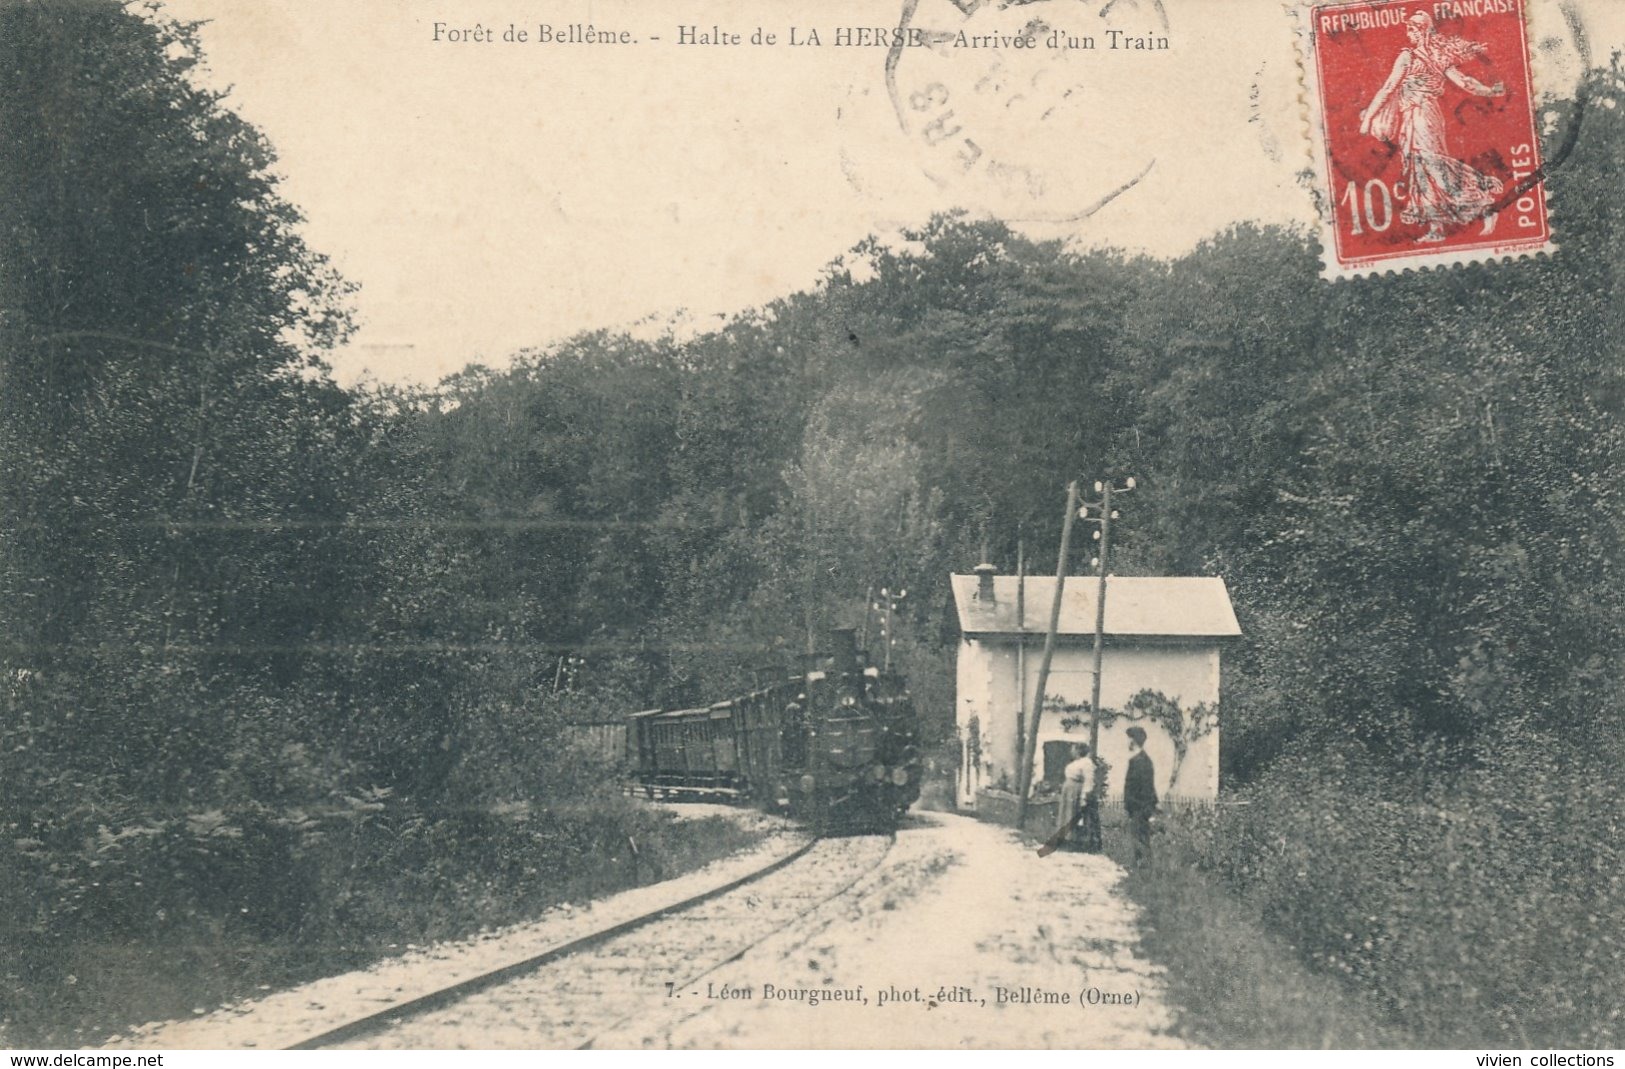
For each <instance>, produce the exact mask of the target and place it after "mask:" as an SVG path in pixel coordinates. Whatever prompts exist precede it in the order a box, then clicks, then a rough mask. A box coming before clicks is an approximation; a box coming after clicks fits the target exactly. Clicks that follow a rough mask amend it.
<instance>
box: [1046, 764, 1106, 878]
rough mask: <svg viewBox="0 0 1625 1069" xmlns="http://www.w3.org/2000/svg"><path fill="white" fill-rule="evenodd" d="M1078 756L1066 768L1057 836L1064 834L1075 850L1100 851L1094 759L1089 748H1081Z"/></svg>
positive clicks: (1098, 809) (1098, 800)
mask: <svg viewBox="0 0 1625 1069" xmlns="http://www.w3.org/2000/svg"><path fill="white" fill-rule="evenodd" d="M1074 752H1075V754H1076V756H1075V757H1074V758H1073V759H1072V761H1071V762H1070V763H1069V764H1068V765H1067V766H1066V773H1065V775H1066V782H1065V783H1064V784H1063V785H1062V787H1061V811H1060V820H1059V822H1058V826H1057V828H1056V833H1057V834H1058V835H1061V834H1063V833H1064V837H1065V839H1066V841H1068V842H1070V843H1071V844H1072V849H1074V850H1087V851H1089V852H1090V853H1099V852H1100V799H1099V798H1098V797H1097V795H1096V791H1095V786H1096V782H1097V777H1096V776H1095V762H1094V758H1092V757H1090V756H1089V747H1087V746H1081V745H1080V746H1078V747H1077V749H1076V750H1075V751H1074Z"/></svg>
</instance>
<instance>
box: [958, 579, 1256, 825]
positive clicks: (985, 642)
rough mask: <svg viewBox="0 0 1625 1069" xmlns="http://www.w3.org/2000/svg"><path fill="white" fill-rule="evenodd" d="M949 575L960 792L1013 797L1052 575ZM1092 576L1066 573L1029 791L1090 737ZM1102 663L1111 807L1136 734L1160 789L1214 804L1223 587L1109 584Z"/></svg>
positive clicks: (1103, 751)
mask: <svg viewBox="0 0 1625 1069" xmlns="http://www.w3.org/2000/svg"><path fill="white" fill-rule="evenodd" d="M992 571H993V570H992V568H991V566H986V565H984V566H983V567H981V568H978V569H977V574H975V575H955V576H953V577H952V584H953V592H954V602H955V606H956V608H957V609H958V618H959V631H960V643H959V657H958V690H957V698H956V704H957V720H958V724H959V738H960V747H961V752H960V770H959V782H958V787H957V789H956V792H955V793H956V797H957V800H958V803H959V805H960V806H961V807H965V808H973V807H975V806H976V805H977V803H978V799H979V798H981V797H982V796H984V795H985V794H986V793H987V792H990V791H991V792H995V793H999V794H1004V795H1005V796H1007V797H1009V796H1010V795H1009V792H1013V791H1014V790H1015V789H1016V784H1017V783H1018V782H1019V775H1018V769H1019V768H1020V762H1021V753H1022V751H1021V738H1022V734H1023V732H1024V731H1025V730H1026V725H1025V724H1024V720H1025V719H1028V718H1031V717H1032V716H1033V702H1034V692H1035V691H1036V689H1037V682H1038V670H1039V662H1040V660H1041V658H1042V656H1043V651H1044V635H1045V632H1046V631H1047V629H1048V626H1049V616H1050V605H1051V601H1052V599H1053V598H1054V596H1055V577H1054V576H1027V577H1026V578H1025V579H1018V577H1016V576H1013V575H994V574H992ZM1098 584H1099V579H1098V578H1096V577H1094V576H1073V577H1069V578H1068V579H1067V581H1066V584H1065V587H1064V588H1063V590H1062V598H1061V615H1060V624H1059V626H1058V627H1057V629H1056V645H1055V654H1054V658H1053V661H1052V663H1051V665H1050V675H1049V683H1048V685H1047V686H1046V688H1045V689H1046V691H1047V695H1046V700H1045V702H1044V705H1045V710H1044V713H1043V715H1042V716H1041V717H1040V718H1039V724H1038V746H1037V749H1036V753H1035V761H1034V769H1033V782H1034V784H1035V785H1038V784H1043V783H1046V782H1048V783H1050V784H1051V785H1053V784H1054V783H1055V781H1056V779H1057V778H1058V776H1059V774H1060V768H1061V766H1063V765H1064V764H1065V763H1066V761H1067V760H1068V759H1069V757H1068V754H1069V751H1070V749H1071V747H1072V746H1073V745H1074V744H1076V743H1084V742H1088V741H1089V699H1090V691H1091V686H1092V683H1093V671H1094V636H1095V598H1096V592H1097V590H1098V588H1099V587H1098ZM1104 634H1105V641H1104V644H1103V646H1104V653H1103V656H1102V663H1101V673H1100V675H1101V689H1100V704H1101V719H1100V736H1099V737H1100V757H1101V758H1102V759H1104V760H1105V761H1106V763H1107V764H1108V765H1109V766H1110V771H1109V773H1108V776H1107V794H1106V797H1107V799H1108V800H1120V799H1121V798H1122V792H1123V771H1124V769H1125V768H1126V767H1127V764H1128V740H1127V737H1126V735H1125V734H1124V732H1125V731H1126V730H1127V729H1128V728H1129V727H1130V726H1131V725H1136V724H1137V725H1139V726H1140V727H1142V728H1144V729H1145V732H1146V753H1147V754H1148V755H1149V756H1150V757H1151V760H1152V762H1153V763H1154V764H1155V766H1156V781H1157V793H1158V794H1159V795H1160V796H1161V797H1163V798H1167V799H1171V800H1184V801H1211V800H1213V799H1214V798H1215V797H1217V795H1218V793H1219V654H1220V650H1221V648H1222V646H1223V645H1224V643H1225V642H1226V641H1227V640H1230V639H1234V638H1236V637H1237V636H1239V635H1240V634H1241V628H1240V626H1239V625H1238V624H1237V623H1236V614H1235V610H1234V609H1233V608H1232V607H1231V604H1230V594H1229V592H1228V591H1227V590H1226V589H1225V585H1224V580H1223V579H1217V578H1209V577H1180V578H1138V577H1121V578H1119V577H1115V576H1114V577H1110V578H1108V579H1107V580H1106V619H1105V629H1104Z"/></svg>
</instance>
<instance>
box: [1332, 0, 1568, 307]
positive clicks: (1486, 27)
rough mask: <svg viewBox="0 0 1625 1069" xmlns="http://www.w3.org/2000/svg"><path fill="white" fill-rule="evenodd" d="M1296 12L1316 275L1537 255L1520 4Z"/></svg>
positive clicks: (1487, 0)
mask: <svg viewBox="0 0 1625 1069" xmlns="http://www.w3.org/2000/svg"><path fill="white" fill-rule="evenodd" d="M1304 14H1305V17H1306V19H1307V25H1305V26H1304V27H1303V32H1302V33H1301V34H1300V42H1301V43H1302V44H1303V45H1304V46H1305V48H1306V53H1305V55H1304V73H1305V76H1306V78H1307V80H1308V81H1309V82H1310V84H1309V85H1307V86H1306V87H1305V88H1306V90H1307V93H1306V96H1307V98H1308V104H1309V110H1310V125H1311V129H1310V136H1311V138H1312V139H1313V140H1314V141H1315V142H1316V145H1315V149H1316V153H1317V155H1318V156H1319V160H1318V163H1319V175H1318V177H1319V179H1320V180H1321V181H1323V182H1324V183H1325V186H1324V188H1323V189H1322V190H1321V192H1322V194H1323V206H1322V212H1321V217H1322V218H1321V222H1322V243H1323V249H1322V254H1321V255H1322V261H1323V268H1324V272H1323V273H1324V274H1325V275H1326V276H1327V277H1329V278H1346V277H1351V276H1356V275H1363V274H1370V273H1373V272H1377V271H1384V270H1402V269H1404V268H1407V267H1425V266H1433V265H1437V264H1447V263H1465V262H1472V261H1475V260H1488V259H1496V258H1500V257H1505V256H1512V255H1518V254H1522V253H1532V252H1537V251H1539V250H1542V249H1549V248H1550V247H1551V230H1550V227H1549V225H1548V221H1547V214H1546V191H1545V186H1544V184H1543V183H1542V180H1541V179H1542V172H1541V169H1540V142H1539V139H1538V137H1537V136H1536V130H1535V111H1534V93H1533V88H1532V86H1531V85H1530V76H1529V50H1528V43H1527V33H1526V27H1525V20H1524V0H1421V2H1418V0H1391V2H1372V0H1364V2H1356V3H1315V4H1312V5H1311V6H1310V7H1308V8H1307V9H1305V11H1304Z"/></svg>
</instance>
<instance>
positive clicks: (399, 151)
mask: <svg viewBox="0 0 1625 1069" xmlns="http://www.w3.org/2000/svg"><path fill="white" fill-rule="evenodd" d="M1573 3H1574V4H1575V6H1576V10H1577V11H1578V13H1579V20H1578V22H1577V23H1575V22H1571V21H1568V20H1565V19H1564V17H1563V13H1562V11H1561V10H1560V8H1559V2H1558V0H1532V5H1533V6H1532V7H1531V14H1530V20H1529V21H1530V29H1531V38H1532V40H1534V41H1535V42H1537V66H1536V71H1535V78H1536V84H1537V87H1538V88H1539V89H1542V90H1545V91H1547V92H1561V91H1562V89H1563V88H1564V87H1565V86H1566V85H1571V84H1572V82H1573V78H1574V76H1575V74H1576V72H1577V71H1578V70H1579V68H1580V63H1579V61H1578V59H1577V56H1578V55H1579V50H1578V48H1577V45H1576V39H1575V36H1574V34H1573V31H1572V28H1571V27H1572V26H1573V25H1579V26H1580V27H1581V28H1582V32H1583V35H1584V38H1585V42H1586V44H1587V45H1588V46H1589V47H1590V49H1591V51H1592V53H1593V54H1594V55H1601V56H1605V55H1606V54H1607V52H1608V51H1609V50H1610V49H1611V48H1613V47H1617V46H1618V44H1619V43H1620V42H1621V41H1625V4H1621V3H1617V2H1614V0H1595V2H1587V0H1573ZM910 6H913V7H914V10H913V12H912V15H911V17H910V19H909V21H908V23H907V25H908V26H909V27H910V28H913V29H918V30H920V31H921V33H922V34H931V33H936V32H940V33H944V34H958V33H960V32H964V33H965V34H966V38H965V39H964V40H965V45H964V46H963V47H955V48H947V47H937V48H932V47H918V46H917V47H905V48H903V49H901V50H900V52H899V53H898V55H897V56H896V59H895V65H894V66H892V67H891V69H890V72H889V77H888V56H889V53H890V50H889V49H888V48H886V47H883V46H876V45H874V44H871V43H867V41H868V38H865V37H864V36H863V35H862V34H861V33H860V32H859V30H861V29H869V31H870V33H869V36H870V37H871V38H872V37H873V36H875V35H876V34H878V33H879V32H881V31H884V32H885V33H887V34H889V33H891V31H892V30H893V29H895V28H896V27H898V26H899V25H900V24H902V22H903V19H902V16H903V14H904V9H905V5H904V0H825V2H822V3H820V4H817V5H805V6H803V5H791V4H789V3H787V2H782V0H662V2H659V3H655V2H652V0H650V2H631V0H618V2H606V0H541V2H537V0H167V4H166V7H167V10H168V12H169V13H170V14H172V15H174V16H175V17H178V18H184V19H203V20H208V23H207V25H206V26H205V27H204V28H203V30H202V34H201V37H202V42H203V47H204V50H205V54H206V57H207V59H208V62H209V65H210V68H209V72H208V74H207V75H206V78H207V80H208V82H209V83H210V84H211V85H213V86H215V87H220V88H224V87H228V86H229V87H230V94H229V96H228V97H227V103H228V105H229V106H231V107H233V108H234V109H235V110H237V111H238V112H239V113H240V114H241V115H243V116H244V117H245V118H246V119H248V120H249V121H250V122H252V123H254V124H255V125H257V126H258V127H260V128H261V129H262V130H263V131H264V132H265V133H266V135H267V136H268V138H269V139H270V141H271V143H272V144H273V145H274V146H275V148H276V150H277V153H278V157H279V160H278V164H277V171H278V173H279V174H280V175H281V176H282V179H283V182H282V185H283V192H284V195H285V196H286V197H287V198H288V199H289V200H290V201H292V202H293V203H294V204H296V205H298V206H299V207H300V208H301V209H302V210H303V211H304V212H305V215H306V217H307V221H306V224H305V234H306V237H307V240H308V241H309V243H310V244H311V245H312V246H313V247H314V248H315V249H317V250H318V251H320V252H323V253H325V254H327V255H328V256H329V257H331V258H332V259H333V261H334V262H335V263H336V265H337V266H338V268H339V269H340V271H341V272H342V273H343V274H344V275H345V276H346V277H347V278H349V279H350V280H352V281H354V282H356V283H358V284H359V285H360V290H359V292H358V294H357V295H356V299H355V305H356V309H357V312H358V321H359V322H360V324H361V326H360V329H359V330H358V331H357V333H356V336H355V337H354V339H353V340H352V341H351V342H350V343H349V344H348V345H347V346H346V347H345V348H344V349H342V350H340V351H338V352H336V353H335V354H334V355H333V356H332V358H331V363H332V364H333V367H334V372H335V376H336V377H337V378H338V380H339V381H340V382H341V383H345V384H351V383H355V382H357V381H361V380H366V379H371V380H378V381H384V382H396V383H420V384H430V383H433V382H435V381H437V380H439V379H440V378H441V377H442V376H444V375H447V374H450V373H452V372H455V371H457V370H459V369H461V368H462V367H464V366H465V365H466V364H468V363H470V362H481V363H485V364H487V365H490V366H502V365H503V364H504V363H505V362H506V361H507V360H508V359H509V358H510V357H511V355H512V354H513V353H514V352H515V351H516V350H518V349H521V348H524V347H540V346H545V345H547V344H549V343H550V342H554V341H557V340H560V339H562V338H565V337H568V336H569V335H571V334H574V333H576V332H578V331H581V330H587V329H596V328H623V327H628V326H632V327H634V329H640V330H645V331H653V330H655V329H657V328H658V327H659V325H661V324H664V323H666V322H668V321H670V320H672V319H673V318H674V317H677V316H679V315H681V317H682V322H683V323H685V324H686V329H691V330H692V329H705V328H706V327H708V326H712V325H718V324H720V323H722V322H723V321H724V319H725V317H728V316H731V315H734V314H736V313H738V312H740V311H742V310H744V309H747V308H750V307H755V306H760V305H762V304H764V303H766V302H768V301H771V300H772V299H774V298H776V297H779V296H783V295H785V294H788V293H791V292H794V291H796V290H799V289H805V288H807V287H808V286H810V285H812V284H814V283H815V282H816V280H817V279H818V277H819V276H820V273H821V272H822V271H823V270H824V269H825V267H826V265H828V264H830V263H831V262H832V261H835V260H836V259H837V258H839V257H840V256H841V255H842V254H843V252H844V251H845V250H847V249H849V248H851V247H852V246H853V245H854V244H855V243H856V242H858V241H859V240H861V239H862V238H863V237H865V236H866V235H868V234H880V235H885V234H890V233H895V232H896V231H897V230H898V228H900V227H904V226H913V225H919V224H920V223H922V222H924V221H925V220H926V219H928V218H929V217H930V215H931V214H932V213H933V212H937V211H943V210H948V209H952V208H962V209H964V210H967V211H969V212H971V213H972V214H976V215H996V216H998V217H1000V218H1005V219H1009V220H1013V221H1015V222H1016V223H1017V225H1019V226H1020V227H1021V228H1022V229H1023V230H1025V231H1027V232H1029V233H1031V234H1032V235H1034V236H1037V237H1044V238H1061V239H1065V240H1067V241H1070V242H1074V243H1077V244H1079V245H1082V246H1096V245H1115V246H1121V247H1124V248H1127V249H1131V250H1136V251H1146V252H1150V253H1152V254H1155V255H1160V256H1172V255H1177V254H1179V253H1181V252H1184V251H1186V250H1188V249H1189V248H1191V247H1192V246H1193V245H1194V244H1196V243H1197V242H1198V241H1200V240H1201V239H1203V238H1205V237H1207V236H1209V235H1211V234H1213V233H1215V232H1217V231H1219V230H1222V229H1223V228H1224V227H1226V226H1227V225H1230V224H1232V223H1234V222H1236V221H1238V220H1248V219H1252V220H1260V221H1265V222H1273V223H1294V222H1296V223H1301V224H1304V225H1306V226H1307V225H1308V224H1309V223H1310V222H1311V221H1312V213H1313V200H1312V196H1311V193H1310V191H1309V188H1308V187H1307V186H1306V185H1305V183H1304V181H1303V180H1302V179H1301V177H1300V172H1302V171H1303V170H1304V169H1305V168H1307V167H1308V165H1309V155H1308V145H1307V141H1306V136H1305V125H1304V122H1305V120H1304V111H1303V108H1302V107H1301V103H1300V100H1299V96H1298V93H1299V90H1300V83H1299V68H1298V64H1297V52H1296V47H1295V43H1294V33H1295V27H1296V25H1297V20H1296V18H1295V17H1294V15H1293V13H1292V12H1290V11H1288V10H1286V9H1285V8H1283V6H1282V5H1281V4H1280V3H1277V2H1274V0H1195V2H1180V0H1162V2H1161V3H1160V4H1159V3H1157V2H1156V0H1110V2H1107V3H1105V5H1104V7H1102V6H1100V4H1099V3H1098V2H1097V0H1091V2H1090V3H1087V4H1085V3H1081V2H1078V0H1041V2H1039V3H1033V4H1028V5H1025V6H1022V7H1020V8H1018V9H1008V10H1004V9H999V8H998V7H997V6H996V5H994V4H989V5H987V6H985V7H983V8H982V9H981V10H980V11H977V12H976V13H975V14H974V15H972V16H970V17H967V16H965V15H964V14H963V13H962V12H961V11H960V10H958V9H957V8H956V7H954V6H953V5H952V4H951V3H949V2H948V0H916V3H915V4H912V5H910ZM809 9H810V10H811V11H812V12H813V13H812V14H810V15H809V14H802V13H799V12H802V11H805V10H809ZM1035 20H1036V21H1035ZM544 24H545V25H547V26H548V27H549V28H550V29H551V31H552V33H553V34H554V35H555V37H556V36H558V35H560V34H561V33H562V34H563V35H564V36H566V37H568V36H569V35H570V34H571V33H572V27H573V28H574V30H573V32H574V33H575V34H576V36H578V37H579V36H584V35H585V31H586V29H587V27H588V26H591V27H592V29H593V31H594V33H595V34H597V33H602V32H604V31H610V32H613V33H615V34H616V35H617V36H619V35H622V34H624V35H626V36H627V38H628V43H625V44H621V43H615V44H602V43H594V44H585V43H568V42H567V43H559V42H558V41H556V40H555V41H548V42H542V41H540V40H539V37H540V36H541V26H542V25H544ZM510 26H512V27H513V28H514V29H515V31H518V30H523V31H524V32H525V33H526V35H527V37H528V40H526V41H518V40H512V41H505V40H503V36H504V33H505V31H507V30H508V29H509V27H510ZM685 28H686V31H685ZM840 28H847V34H846V35H845V37H844V40H845V41H846V42H849V43H838V42H839V41H840V40H841V39H840V38H838V37H837V31H838V30H839V29H840ZM871 28H872V29H871ZM1024 28H1025V29H1027V30H1028V32H1029V35H1030V36H1035V37H1036V39H1038V40H1040V41H1043V42H1044V43H1045V46H1044V47H1039V48H1036V49H1021V48H1017V47H1013V46H1011V44H1010V41H1011V40H1012V39H1013V38H1014V37H1017V36H1021V34H1020V32H1019V31H1021V30H1023V29H1024ZM480 29H484V30H486V31H488V32H489V36H490V39H487V40H479V39H475V38H477V37H479V36H480V35H479V34H478V32H477V31H478V30H480ZM758 30H760V31H761V34H762V35H763V37H762V43H760V44H753V43H752V39H753V37H754V36H755V35H756V33H757V31H758ZM792 32H793V33H794V34H795V37H796V39H797V40H796V43H792V38H791V34H792ZM813 32H817V34H818V35H819V43H818V44H816V45H813V44H810V43H802V42H807V41H809V40H810V37H811V34H812V33H813ZM735 33H737V34H739V43H738V44H733V43H717V41H716V39H717V38H721V39H722V40H724V41H729V40H731V37H729V36H727V35H731V34H735ZM1052 33H1055V34H1058V36H1057V37H1056V38H1055V39H1054V40H1055V42H1056V43H1058V44H1062V45H1065V44H1068V43H1072V42H1074V41H1075V42H1076V43H1079V44H1082V43H1083V41H1084V39H1085V38H1092V39H1093V43H1094V46H1095V47H1094V48H1093V49H1085V48H1064V47H1063V48H1051V47H1047V44H1048V42H1049V40H1050V35H1051V34H1052ZM766 34H773V35H774V38H775V40H774V42H773V43H772V44H768V43H766V39H765V35H766ZM514 36H517V32H516V33H515V35H514ZM458 37H461V39H454V38H458ZM978 40H980V41H982V42H983V44H982V45H981V46H977V47H971V46H972V45H974V44H975V43H976V42H977V41H978ZM1114 42H1115V43H1118V44H1119V45H1120V46H1122V47H1117V48H1112V47H1110V46H1111V45H1112V44H1113V43H1114ZM1135 42H1143V43H1146V44H1149V45H1152V46H1157V45H1160V44H1163V43H1164V42H1165V44H1166V47H1151V48H1144V49H1137V48H1131V47H1127V46H1129V45H1131V44H1133V43H1135ZM1560 210H1561V209H1560V207H1559V208H1558V211H1560ZM640 324H641V326H639V325H640Z"/></svg>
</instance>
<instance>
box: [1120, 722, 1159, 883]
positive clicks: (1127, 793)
mask: <svg viewBox="0 0 1625 1069" xmlns="http://www.w3.org/2000/svg"><path fill="white" fill-rule="evenodd" d="M1125 734H1127V735H1128V752H1129V759H1128V772H1127V773H1126V774H1125V775H1124V777H1123V808H1124V809H1125V810H1126V811H1127V812H1128V823H1129V829H1130V830H1131V831H1132V832H1133V833H1134V860H1135V861H1139V860H1141V859H1143V858H1145V857H1147V856H1149V855H1150V853H1151V815H1152V814H1153V813H1155V812H1156V811H1157V778H1156V769H1155V767H1154V766H1153V765H1152V764H1151V758H1150V757H1149V756H1147V755H1146V752H1145V729H1144V728H1142V727H1138V726H1136V727H1131V728H1129V729H1128V731H1127V732H1125Z"/></svg>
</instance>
